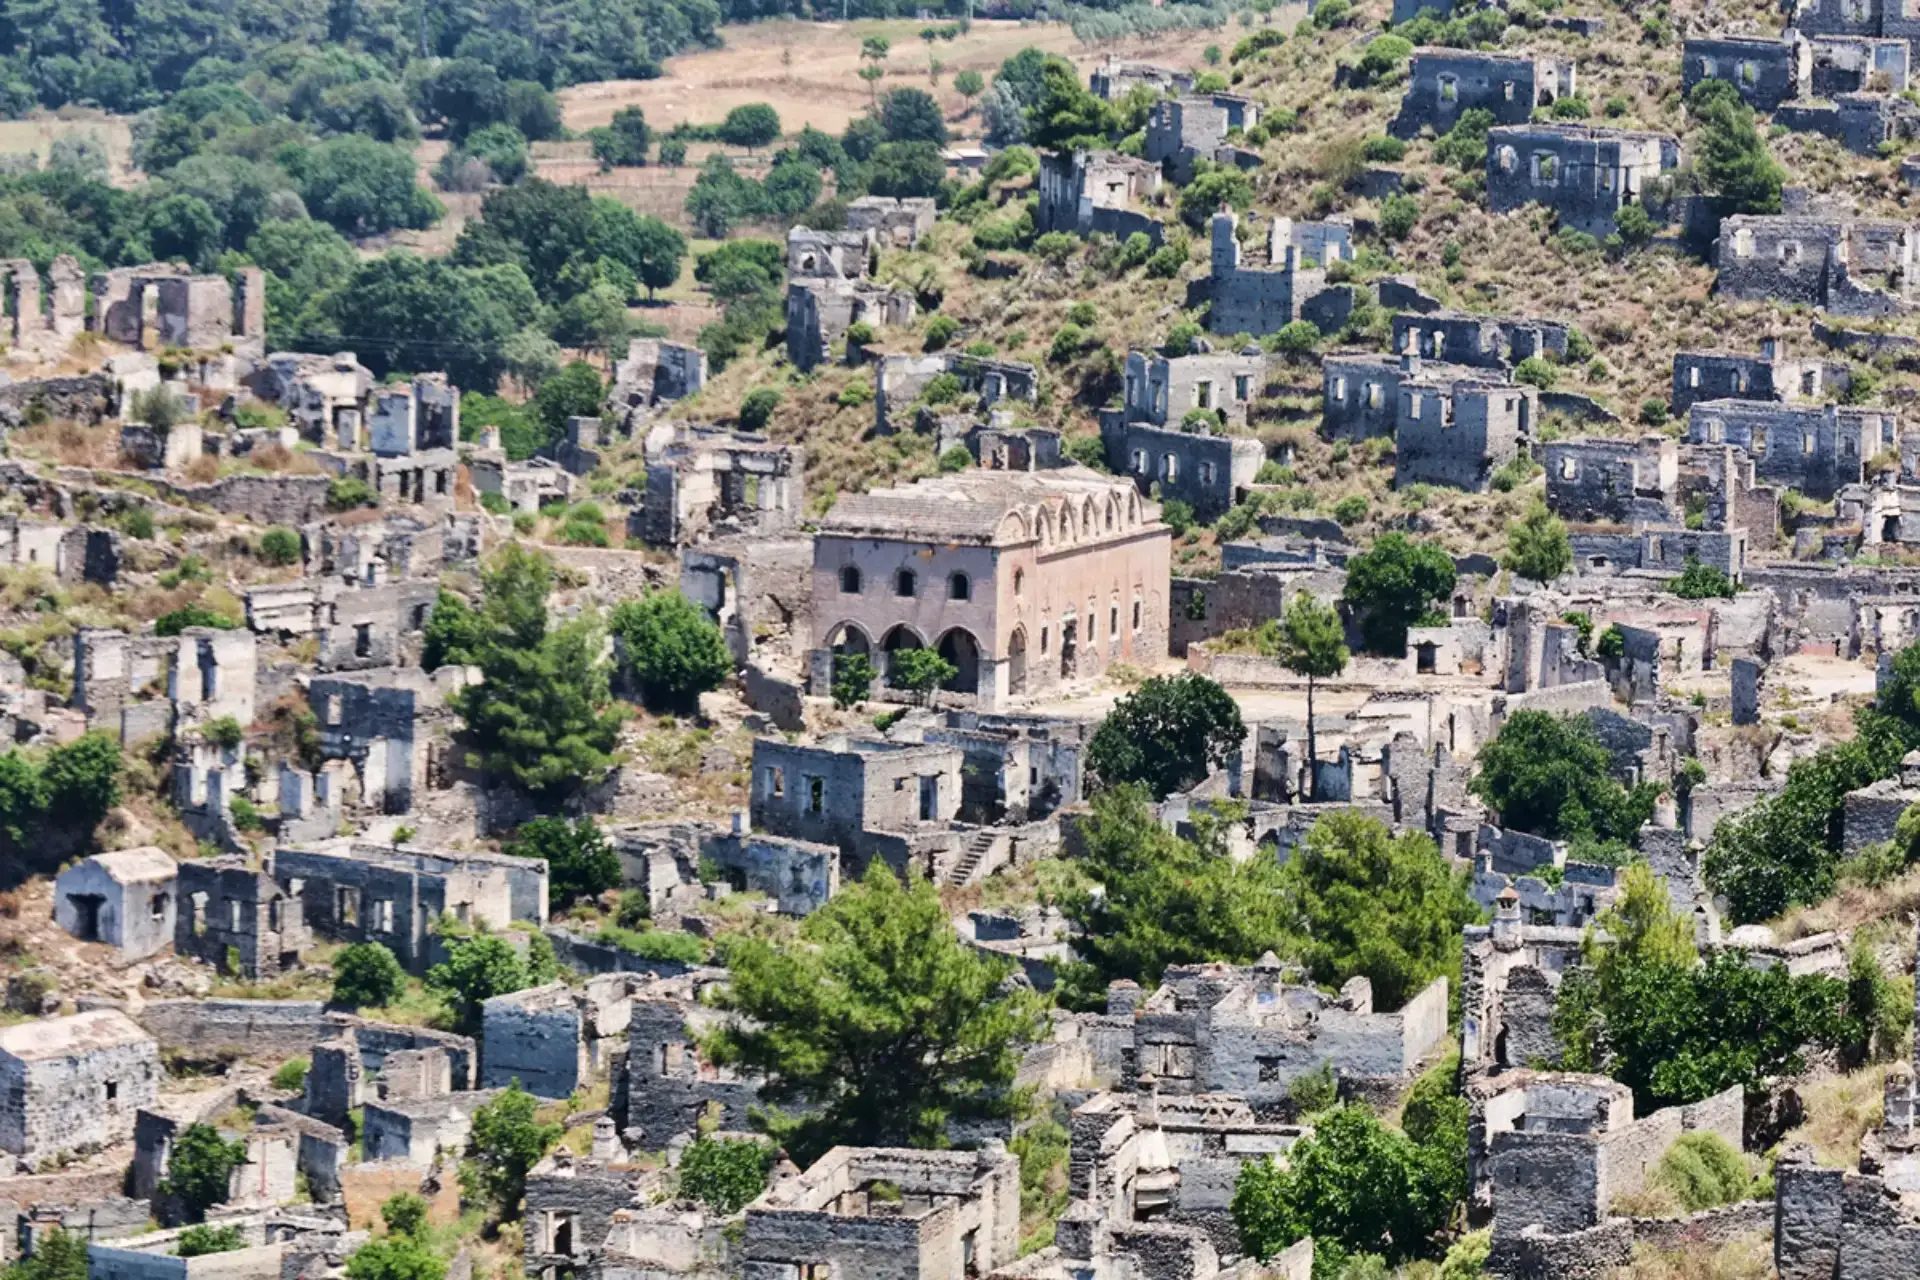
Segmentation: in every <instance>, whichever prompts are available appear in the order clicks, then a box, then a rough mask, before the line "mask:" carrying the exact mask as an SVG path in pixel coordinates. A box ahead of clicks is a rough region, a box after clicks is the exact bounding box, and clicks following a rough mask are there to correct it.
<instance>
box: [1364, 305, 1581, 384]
mask: <svg viewBox="0 0 1920 1280" xmlns="http://www.w3.org/2000/svg"><path fill="white" fill-rule="evenodd" d="M1567 342H1568V330H1567V326H1566V325H1564V324H1560V323H1558V322H1556V321H1553V320H1543V319H1540V318H1538V317H1535V316H1483V315H1475V314H1471V313H1468V312H1464V311H1420V312H1401V313H1400V314H1398V315H1396V316H1394V318H1393V350H1394V352H1395V353H1396V354H1398V355H1401V356H1409V355H1411V356H1418V357H1420V359H1422V360H1432V361H1446V362H1447V363H1449V364H1455V365H1465V366H1467V367H1469V368H1473V369H1498V370H1502V371H1505V370H1509V369H1511V368H1512V367H1513V366H1514V365H1517V364H1519V363H1520V362H1521V361H1522V360H1525V359H1527V358H1529V357H1531V356H1547V357H1551V358H1552V359H1554V360H1557V361H1562V362H1564V361H1565V360H1566V358H1567Z"/></svg>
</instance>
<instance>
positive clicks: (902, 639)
mask: <svg viewBox="0 0 1920 1280" xmlns="http://www.w3.org/2000/svg"><path fill="white" fill-rule="evenodd" d="M926 647H927V644H926V641H924V640H922V639H921V638H920V636H919V634H918V633H917V632H915V631H914V629H913V628H912V627H909V626H908V625H907V624H906V623H904V622H903V623H901V624H899V625H898V626H896V627H894V628H893V629H892V630H890V631H888V632H887V634H886V635H884V636H882V637H881V638H880V651H881V652H882V653H884V654H886V655H887V668H886V674H887V685H888V687H890V688H898V687H899V681H898V679H897V678H896V677H895V676H894V672H893V655H894V654H896V653H900V652H903V651H904V650H907V649H924V648H926Z"/></svg>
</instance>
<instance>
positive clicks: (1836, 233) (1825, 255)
mask: <svg viewBox="0 0 1920 1280" xmlns="http://www.w3.org/2000/svg"><path fill="white" fill-rule="evenodd" d="M1914 266H1915V261H1914V236H1913V231H1912V228H1911V227H1910V226H1909V225H1908V224H1907V223H1904V222H1886V221H1876V220H1872V219H1866V218H1827V217H1792V216H1787V215H1759V214H1736V215H1735V216H1733V217H1730V218H1727V219H1725V220H1724V221H1722V222H1721V224H1720V238H1719V240H1718V241H1717V242H1716V244H1715V248H1714V267H1715V270H1716V272H1717V275H1716V278H1715V281H1714V286H1713V287H1714V292H1715V293H1717V294H1720V295H1721V296H1723V297H1728V298H1736V299H1740V300H1742V301H1748V302H1777V303H1781V304H1784V305H1793V304H1795V303H1798V304H1800V305H1802V306H1808V307H1816V308H1819V309H1821V310H1826V311H1832V312H1835V313H1837V314H1840V315H1850V316H1885V315H1894V314H1897V313H1899V312H1902V311H1904V310H1905V309H1906V308H1907V307H1909V306H1910V305H1912V303H1913V300H1914V294H1913V290H1914Z"/></svg>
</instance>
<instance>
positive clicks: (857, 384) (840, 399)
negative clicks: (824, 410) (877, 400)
mask: <svg viewBox="0 0 1920 1280" xmlns="http://www.w3.org/2000/svg"><path fill="white" fill-rule="evenodd" d="M833 402H834V403H835V404H837V405H839V406H840V407H841V408H842V409H858V408H859V407H860V406H861V405H863V404H872V403H873V384H872V383H871V382H868V381H867V380H866V379H865V378H855V379H854V380H853V381H852V382H849V383H848V384H847V385H846V386H844V387H842V388H840V394H839V395H837V396H835V397H834V398H833Z"/></svg>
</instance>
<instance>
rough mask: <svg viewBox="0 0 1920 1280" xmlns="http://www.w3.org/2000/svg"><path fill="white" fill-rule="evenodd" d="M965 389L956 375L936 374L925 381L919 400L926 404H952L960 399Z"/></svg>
mask: <svg viewBox="0 0 1920 1280" xmlns="http://www.w3.org/2000/svg"><path fill="white" fill-rule="evenodd" d="M965 389H966V388H965V387H964V386H963V385H962V384H961V382H960V375H959V374H956V373H937V374H935V375H934V376H933V377H931V378H929V379H927V385H926V387H925V388H924V389H923V390H922V391H921V392H920V399H921V400H923V401H925V402H926V403H927V404H952V403H953V402H954V401H955V400H958V399H959V398H960V393H961V392H962V391H964V390H965Z"/></svg>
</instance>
